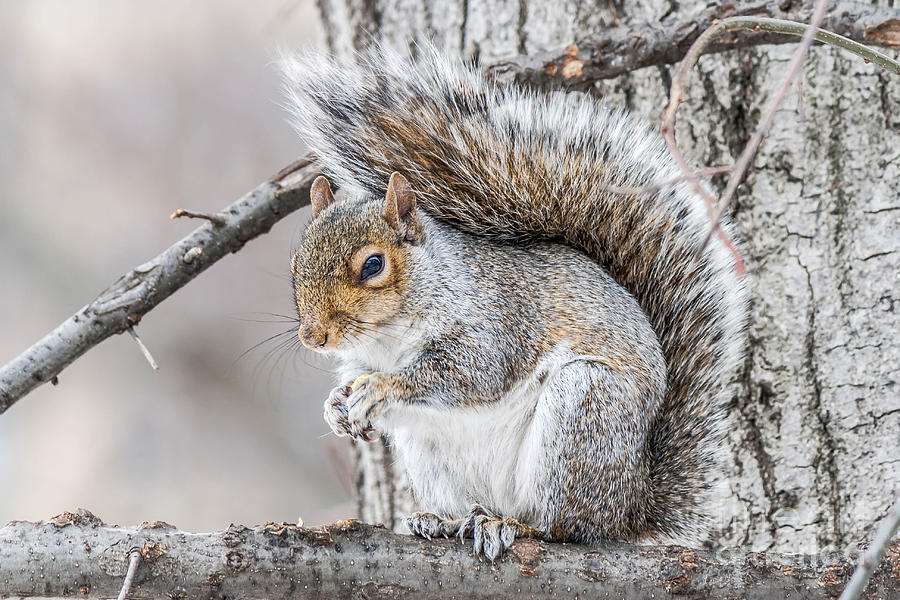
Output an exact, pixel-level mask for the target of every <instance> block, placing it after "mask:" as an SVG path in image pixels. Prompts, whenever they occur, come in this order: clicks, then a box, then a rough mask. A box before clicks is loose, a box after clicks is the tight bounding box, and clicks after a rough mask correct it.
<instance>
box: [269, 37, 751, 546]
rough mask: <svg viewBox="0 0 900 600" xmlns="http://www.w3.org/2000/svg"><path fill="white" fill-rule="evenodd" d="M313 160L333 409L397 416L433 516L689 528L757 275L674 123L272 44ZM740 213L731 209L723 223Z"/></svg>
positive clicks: (396, 441) (404, 65)
mask: <svg viewBox="0 0 900 600" xmlns="http://www.w3.org/2000/svg"><path fill="white" fill-rule="evenodd" d="M283 70H284V77H285V90H286V94H287V97H288V107H289V110H290V112H291V120H292V124H293V125H294V127H295V128H296V130H297V131H298V132H299V133H300V134H301V135H302V136H303V137H304V138H305V141H306V142H307V143H308V144H309V146H310V147H311V149H312V151H313V152H314V153H315V154H316V155H317V156H318V158H319V160H320V163H321V165H322V167H323V171H324V172H325V173H326V175H328V176H329V177H330V178H331V180H332V181H335V182H336V183H337V184H338V186H339V187H340V188H341V189H342V190H344V191H345V192H346V194H345V196H344V197H342V198H341V199H340V200H335V196H334V193H333V192H332V189H331V185H330V183H329V180H328V179H326V178H325V177H324V176H323V177H319V178H318V179H317V180H316V181H315V182H314V184H313V186H312V188H311V192H310V199H311V204H312V209H313V215H314V217H313V220H312V221H311V223H310V224H309V226H308V228H307V229H306V230H305V232H304V234H303V237H302V241H301V242H300V244H299V248H298V249H297V250H296V252H295V253H294V254H293V256H292V259H291V274H292V282H293V292H294V297H295V300H296V305H297V311H298V319H299V320H298V323H299V327H298V335H299V338H300V340H301V341H302V343H303V345H304V346H306V347H307V348H309V349H312V350H313V351H317V352H320V353H323V354H325V355H327V356H331V357H334V358H336V359H337V361H338V363H339V369H338V381H339V383H340V385H338V386H337V387H336V388H335V389H334V390H333V391H332V392H331V394H330V395H329V397H328V398H327V400H326V401H325V406H324V410H325V420H326V421H327V423H328V424H329V425H330V427H331V429H332V430H333V431H334V432H335V433H336V434H337V435H339V436H352V437H354V438H356V439H357V440H361V441H368V440H371V439H372V438H373V436H374V435H375V433H376V432H379V433H381V434H383V435H384V436H385V437H386V438H387V439H388V440H389V443H390V444H391V446H392V448H393V450H394V452H395V453H396V454H397V455H398V456H399V457H400V458H401V459H402V462H403V464H404V465H405V467H406V470H407V473H408V476H409V482H410V485H411V488H412V492H413V496H414V498H415V500H416V502H417V506H418V507H419V508H421V509H422V512H417V513H415V514H413V515H412V516H410V517H409V518H408V519H407V520H406V524H407V526H408V527H409V529H410V531H411V532H413V533H414V534H417V535H421V536H424V537H428V538H431V537H435V536H454V535H455V536H459V537H461V538H463V537H465V538H469V537H471V538H473V539H474V550H475V554H476V555H478V556H485V557H487V558H488V559H490V560H491V561H493V560H495V559H496V558H497V557H499V556H501V555H502V553H503V552H504V550H506V549H507V548H508V547H509V546H510V545H511V544H512V542H513V541H514V540H515V538H517V537H538V538H541V539H545V540H548V541H567V542H584V543H598V542H602V541H603V540H609V539H618V540H628V541H637V540H647V539H651V540H659V541H668V540H676V541H687V542H691V541H699V540H700V539H701V535H702V534H703V532H704V530H705V529H706V528H707V526H708V517H707V516H706V511H705V510H704V505H705V502H704V499H705V496H708V493H707V492H708V490H709V489H710V486H711V481H710V479H711V478H712V477H713V476H714V472H715V470H714V467H715V465H716V462H717V461H716V455H717V454H718V452H719V451H720V450H721V447H722V446H723V438H724V434H725V428H724V419H725V413H726V408H727V397H726V396H727V386H728V384H729V382H730V379H731V378H732V376H733V371H734V370H735V369H736V367H737V365H738V363H739V362H740V359H741V355H742V351H743V345H744V331H745V327H746V318H747V304H748V299H747V288H746V282H745V281H744V278H743V277H742V276H741V275H740V274H739V273H738V272H737V269H736V266H735V264H734V260H733V259H734V257H733V255H732V254H731V252H730V250H728V249H726V248H725V247H724V246H723V245H720V244H717V243H710V244H708V245H706V246H705V247H704V245H703V242H704V239H705V237H706V234H707V233H708V231H709V228H710V227H711V223H710V220H709V216H708V214H707V210H706V207H705V204H704V202H703V200H702V199H700V198H698V197H697V196H696V195H694V194H692V193H691V192H690V188H689V187H688V185H687V184H684V183H673V184H671V185H668V186H665V187H662V188H657V187H654V188H653V189H650V191H647V192H640V191H635V192H634V193H626V194H623V193H621V190H614V189H613V186H618V187H628V188H641V187H642V186H650V185H655V184H657V183H659V182H665V181H669V180H677V178H678V175H679V174H680V171H679V170H678V168H677V166H676V165H675V164H674V162H673V160H672V159H671V158H670V157H669V155H668V153H667V151H666V148H665V146H664V143H663V141H662V139H661V136H660V135H659V134H658V133H656V132H654V131H652V130H651V129H650V128H649V126H648V125H646V124H645V123H644V122H642V121H641V120H640V119H637V118H635V117H632V116H630V115H629V114H627V113H626V112H624V111H623V110H619V109H614V108H610V107H607V106H605V105H604V104H602V103H599V102H598V101H596V100H595V99H593V98H591V97H589V96H572V95H568V96H566V95H563V94H561V93H557V94H542V93H539V92H536V91H532V90H528V89H523V88H521V87H517V86H515V85H512V84H504V83H500V82H497V81H494V80H492V79H490V78H488V77H486V76H485V75H483V74H482V73H481V72H480V71H478V70H477V69H476V68H475V67H474V66H471V65H467V64H465V63H463V62H462V61H461V60H454V59H452V58H449V57H447V56H445V55H442V54H441V53H440V52H439V51H437V50H435V49H433V48H429V47H425V48H419V57H418V58H407V57H403V56H399V55H397V54H394V53H392V52H391V51H389V50H386V49H384V48H379V49H377V50H374V51H370V52H368V53H366V54H363V55H360V56H357V57H356V60H355V62H354V63H353V64H348V65H339V64H335V63H334V62H333V61H332V60H331V59H330V58H328V57H323V56H316V55H307V56H300V57H296V56H295V57H288V58H286V59H285V60H284V62H283ZM722 226H723V227H725V228H726V230H728V229H729V227H730V225H729V224H728V223H727V222H726V223H724V224H723V225H722Z"/></svg>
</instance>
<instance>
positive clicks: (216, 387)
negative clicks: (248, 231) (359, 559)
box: [0, 0, 355, 531]
mask: <svg viewBox="0 0 900 600" xmlns="http://www.w3.org/2000/svg"><path fill="white" fill-rule="evenodd" d="M318 44H321V36H320V33H319V31H317V15H316V13H315V10H314V9H313V6H312V2H311V1H304V2H293V1H290V0H260V1H258V2H252V3H250V2H241V1H238V0H233V1H229V2H226V1H217V2H183V1H181V0H159V1H156V2H139V1H137V0H106V1H99V0H77V1H76V0H29V1H28V2H21V1H16V0H0V364H2V363H5V362H7V361H9V360H10V359H12V358H13V357H14V356H16V355H17V354H18V353H19V352H21V351H23V350H24V349H25V348H27V347H28V346H29V345H31V344H32V343H33V342H35V341H37V340H38V339H39V338H41V337H42V336H43V335H44V334H46V333H47V332H49V331H50V330H51V329H52V328H54V327H56V326H57V325H58V324H59V323H60V322H62V321H63V320H64V319H66V318H67V317H68V316H69V315H71V314H72V313H73V312H75V311H77V310H78V309H79V308H80V307H81V306H83V305H84V304H86V303H88V302H89V301H90V300H92V299H93V298H94V297H96V296H97V295H98V294H99V293H100V292H101V291H102V290H103V289H104V288H106V287H107V286H108V285H110V284H112V283H113V282H114V281H115V280H116V279H117V278H118V277H119V275H121V274H123V273H125V272H127V271H128V270H129V269H131V268H132V267H134V266H136V265H138V264H140V263H142V262H144V261H146V260H148V259H150V258H152V257H153V256H155V255H157V254H158V253H159V252H161V251H162V250H164V249H165V248H166V247H168V246H169V245H170V244H172V243H173V242H175V241H176V240H178V239H180V238H181V237H182V236H184V235H186V234H187V233H188V232H190V231H191V230H192V229H194V228H195V227H197V225H198V223H197V222H193V221H190V220H178V221H171V220H169V214H170V213H172V211H174V210H175V209H177V208H186V209H189V210H196V211H201V212H213V211H216V210H219V209H220V208H222V207H224V206H225V205H227V204H229V203H231V202H232V201H234V200H236V199H237V198H238V197H240V196H241V195H243V194H244V193H245V192H247V191H248V190H250V189H251V188H253V187H254V186H255V185H256V184H258V183H259V182H261V181H262V180H264V179H265V178H267V177H269V176H271V175H272V174H274V173H275V172H276V171H278V170H279V169H280V168H281V167H282V166H284V165H286V164H287V163H289V162H290V161H292V160H293V159H295V158H296V157H298V156H300V155H301V154H302V153H303V147H302V144H301V143H300V141H299V139H298V137H297V136H296V135H295V134H294V132H293V131H291V129H290V128H289V127H288V126H287V125H286V124H285V114H284V111H283V110H282V109H281V108H280V107H279V102H280V97H281V94H280V91H279V86H280V82H279V75H278V70H277V67H276V65H275V64H274V63H275V59H276V57H277V53H278V50H279V49H301V48H308V47H311V46H316V45H318ZM308 218H309V215H308V214H307V213H303V212H301V213H298V214H296V215H292V216H290V217H288V218H287V219H285V220H284V221H282V222H281V223H279V224H278V225H276V227H275V228H274V229H273V230H272V232H271V233H270V234H269V235H267V236H264V237H263V238H261V239H257V240H255V241H252V242H250V243H249V244H248V245H247V246H246V247H245V248H244V249H243V250H242V251H241V252H239V253H238V254H235V255H232V256H229V257H227V258H225V259H223V260H222V261H221V262H219V263H217V264H216V265H215V266H213V267H212V268H211V269H210V270H208V271H207V272H205V273H204V274H202V275H200V276H199V277H198V278H197V279H196V280H194V281H193V282H192V283H191V284H189V285H188V286H187V287H186V288H184V289H182V290H180V291H179V292H177V293H176V294H175V295H174V296H172V297H171V298H169V299H168V300H166V301H165V302H164V303H163V304H162V305H160V306H159V307H158V308H156V309H155V310H154V311H152V312H151V313H149V314H148V315H147V316H146V317H145V318H144V319H143V321H142V322H141V324H140V326H139V327H138V332H139V333H140V335H141V337H142V339H143V340H144V342H145V343H146V344H147V346H148V347H149V348H150V350H151V352H152V353H153V355H154V356H155V358H156V360H157V362H158V363H159V365H160V371H159V372H158V373H154V372H153V371H152V370H151V369H150V367H149V365H148V364H147V362H146V361H145V359H144V358H143V356H142V355H141V353H140V351H139V350H138V348H137V346H136V345H135V343H134V342H133V341H132V340H131V339H130V338H129V337H128V336H116V337H114V338H112V339H109V340H108V341H106V342H104V343H103V344H102V345H100V346H99V347H96V348H94V349H93V350H91V351H90V352H89V353H88V354H87V355H85V356H84V357H82V358H81V359H79V360H78V361H77V362H75V363H74V364H73V365H72V366H70V367H69V368H68V369H66V370H65V371H63V373H62V374H61V375H60V378H59V382H60V383H59V385H58V386H56V387H52V386H49V385H46V386H43V387H41V388H39V389H37V390H36V391H34V392H32V393H31V394H30V395H29V396H27V397H26V398H24V399H23V400H21V401H20V402H19V403H17V404H15V405H14V406H13V407H12V408H11V409H10V410H8V411H7V412H6V413H5V414H3V415H0V524H2V523H5V522H7V521H9V520H12V519H27V520H38V519H46V518H49V517H51V516H53V515H54V514H57V513H59V512H62V511H64V510H73V509H74V508H76V507H79V506H81V507H85V508H88V509H90V510H91V511H93V512H94V513H95V514H97V515H98V516H99V517H100V518H102V519H103V520H105V521H107V522H109V523H118V524H135V523H139V522H141V521H144V520H152V519H160V520H164V521H167V522H169V523H172V524H174V525H176V526H178V527H180V528H183V529H188V530H194V531H202V530H211V529H221V528H224V527H225V526H227V525H228V524H229V523H232V522H234V523H243V524H247V525H253V524H258V523H263V522H267V521H282V520H284V521H296V520H297V519H298V517H302V518H303V519H304V520H305V522H306V523H307V524H315V523H321V522H327V521H331V520H333V519H335V518H343V517H348V516H353V514H354V513H355V506H354V504H353V503H352V502H351V501H350V492H349V471H348V465H349V460H348V458H347V454H348V451H347V447H346V446H345V445H344V444H345V442H344V441H343V440H340V441H339V440H338V439H337V438H335V437H334V436H333V435H332V434H330V433H328V431H329V430H328V427H327V426H326V425H325V423H324V422H323V420H322V416H321V406H322V400H323V399H324V397H325V394H326V392H327V390H328V389H329V388H330V387H331V379H330V376H329V374H328V368H329V365H328V364H326V363H324V362H322V361H321V360H320V359H318V360H317V359H316V358H315V357H313V356H311V355H308V354H307V353H305V352H303V351H302V350H300V351H287V352H285V351H282V350H279V349H278V348H277V341H275V342H269V343H264V344H262V345H261V346H259V347H258V348H256V349H254V350H251V351H250V352H248V353H247V354H246V355H244V354H243V353H244V352H245V351H247V350H248V349H250V348H252V347H253V346H254V345H255V344H257V343H258V342H260V341H262V340H264V339H266V338H267V337H269V336H271V335H273V334H276V333H279V332H281V331H284V330H286V329H288V328H289V327H290V323H283V322H277V321H279V320H281V319H280V318H279V317H277V316H272V314H274V315H292V314H293V312H294V309H293V306H292V305H291V292H290V283H289V279H288V258H289V255H290V251H291V248H292V246H293V244H294V243H295V242H296V241H297V239H298V235H299V232H300V231H301V228H302V227H303V225H304V224H305V222H306V220H307V219H308ZM267 313H271V314H267ZM273 321H276V322H273Z"/></svg>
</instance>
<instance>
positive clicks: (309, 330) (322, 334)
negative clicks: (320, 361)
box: [298, 325, 328, 349]
mask: <svg viewBox="0 0 900 600" xmlns="http://www.w3.org/2000/svg"><path fill="white" fill-rule="evenodd" d="M298 334H299V337H300V341H301V342H303V345H304V346H306V347H307V348H313V349H315V348H321V347H322V346H324V345H325V344H327V343H328V331H326V330H325V329H324V328H322V327H313V326H312V325H305V326H303V327H301V328H300V331H299V333H298Z"/></svg>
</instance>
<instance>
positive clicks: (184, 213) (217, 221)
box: [169, 208, 225, 227]
mask: <svg viewBox="0 0 900 600" xmlns="http://www.w3.org/2000/svg"><path fill="white" fill-rule="evenodd" d="M180 217H189V218H191V219H206V220H207V221H209V222H210V223H212V224H213V225H215V226H216V227H223V226H224V225H225V219H223V218H222V217H217V216H216V215H209V214H206V213H198V212H192V211H189V210H184V209H183V208H179V209H178V210H176V211H175V212H173V213H172V214H171V215H169V218H170V219H178V218H180Z"/></svg>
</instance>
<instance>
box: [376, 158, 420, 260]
mask: <svg viewBox="0 0 900 600" xmlns="http://www.w3.org/2000/svg"><path fill="white" fill-rule="evenodd" d="M384 204H385V206H384V218H385V220H387V222H388V224H390V226H391V227H392V228H394V230H395V231H397V233H399V234H400V235H402V236H403V238H404V239H406V240H407V241H408V242H410V243H412V244H418V243H420V242H421V241H422V228H421V226H420V225H419V219H418V217H417V216H416V196H415V194H414V193H413V190H412V187H410V185H409V182H408V181H407V180H406V177H404V176H403V175H401V174H400V173H397V172H396V171H394V172H393V173H391V179H390V181H388V188H387V194H385V196H384Z"/></svg>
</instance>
